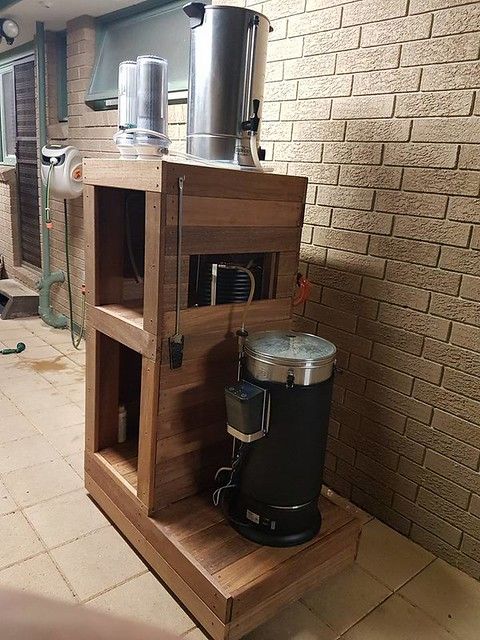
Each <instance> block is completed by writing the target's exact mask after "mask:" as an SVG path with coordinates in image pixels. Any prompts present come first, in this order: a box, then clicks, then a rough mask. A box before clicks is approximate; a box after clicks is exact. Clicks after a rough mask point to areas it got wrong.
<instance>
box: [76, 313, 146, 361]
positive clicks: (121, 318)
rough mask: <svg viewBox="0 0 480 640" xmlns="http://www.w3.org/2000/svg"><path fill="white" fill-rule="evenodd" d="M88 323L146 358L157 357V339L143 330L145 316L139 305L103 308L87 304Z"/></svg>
mask: <svg viewBox="0 0 480 640" xmlns="http://www.w3.org/2000/svg"><path fill="white" fill-rule="evenodd" d="M87 322H88V323H89V324H91V325H92V326H94V327H95V328H96V329H98V330H99V331H101V332H102V333H104V334H105V335H107V336H110V338H113V339H114V340H117V341H119V342H121V343H122V344H124V345H126V346H127V347H129V348H130V349H133V350H134V351H137V352H138V353H141V354H142V355H144V356H145V357H147V358H154V357H155V353H156V350H157V339H156V336H152V335H151V334H150V333H147V332H146V331H144V330H143V328H142V324H143V314H142V311H141V307H138V306H137V303H135V302H134V303H133V304H132V303H127V304H125V305H119V304H107V305H104V306H102V307H93V306H92V305H90V304H87Z"/></svg>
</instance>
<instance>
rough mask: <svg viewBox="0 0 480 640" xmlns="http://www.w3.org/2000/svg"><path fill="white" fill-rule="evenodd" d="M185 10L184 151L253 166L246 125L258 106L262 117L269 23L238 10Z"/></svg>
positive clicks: (199, 7)
mask: <svg viewBox="0 0 480 640" xmlns="http://www.w3.org/2000/svg"><path fill="white" fill-rule="evenodd" d="M184 11H185V13H186V14H187V16H189V18H190V27H191V50H190V77H189V95H188V119H187V151H188V153H191V154H193V155H196V156H200V157H202V158H206V159H208V160H216V161H223V162H234V163H238V164H240V165H245V166H253V164H254V163H253V160H252V155H251V152H250V139H249V133H248V128H247V127H248V124H247V125H245V124H244V123H248V122H249V120H250V119H251V118H252V116H255V113H254V112H255V108H256V107H257V105H258V109H257V110H256V116H258V117H260V118H261V113H262V106H263V91H264V83H265V67H266V61H267V42H268V33H269V30H270V22H269V20H268V18H266V17H265V16H264V15H263V14H261V13H258V11H253V10H250V9H244V8H242V7H229V6H221V5H208V6H205V5H204V4H202V3H200V2H192V3H190V4H187V5H186V6H185V7H184ZM256 101H258V103H257V102H256ZM256 138H257V140H256V143H257V144H258V140H259V137H258V131H257V136H256Z"/></svg>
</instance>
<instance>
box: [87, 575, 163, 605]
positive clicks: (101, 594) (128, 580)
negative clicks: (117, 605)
mask: <svg viewBox="0 0 480 640" xmlns="http://www.w3.org/2000/svg"><path fill="white" fill-rule="evenodd" d="M148 573H151V571H150V569H149V568H148V567H147V566H146V567H145V569H144V570H143V571H139V572H138V573H135V574H134V575H131V576H129V577H128V578H125V579H124V580H121V581H120V582H116V583H115V584H114V585H112V586H111V587H108V588H106V589H103V590H102V591H99V592H98V593H95V594H94V595H92V596H89V597H88V598H85V599H83V600H81V599H80V600H79V604H81V605H82V606H83V605H85V604H88V603H89V602H91V601H92V600H95V598H98V597H100V596H103V595H104V594H105V593H109V592H110V591H113V589H116V588H117V587H121V586H123V585H124V584H127V583H128V582H130V581H131V580H135V579H136V578H140V576H144V575H146V574H148Z"/></svg>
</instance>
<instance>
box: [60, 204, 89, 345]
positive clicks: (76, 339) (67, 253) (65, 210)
mask: <svg viewBox="0 0 480 640" xmlns="http://www.w3.org/2000/svg"><path fill="white" fill-rule="evenodd" d="M63 213H64V217H65V261H66V265H67V288H68V308H69V312H70V336H71V338H72V344H73V346H74V347H75V349H80V343H81V341H82V338H83V335H84V333H85V312H86V305H85V288H84V287H82V319H81V322H80V333H79V334H78V336H75V332H74V330H73V296H72V281H71V277H70V246H69V239H68V235H69V234H68V206H67V201H66V200H64V201H63Z"/></svg>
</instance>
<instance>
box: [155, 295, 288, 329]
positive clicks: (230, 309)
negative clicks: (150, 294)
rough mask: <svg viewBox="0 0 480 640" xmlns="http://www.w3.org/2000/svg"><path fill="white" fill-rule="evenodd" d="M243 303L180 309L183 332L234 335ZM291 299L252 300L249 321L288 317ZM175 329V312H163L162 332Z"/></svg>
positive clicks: (261, 321)
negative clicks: (216, 332)
mask: <svg viewBox="0 0 480 640" xmlns="http://www.w3.org/2000/svg"><path fill="white" fill-rule="evenodd" d="M243 308H244V305H243V304H222V305H219V306H215V307H200V308H198V309H196V308H191V309H185V311H182V317H181V324H182V332H183V333H185V335H188V334H190V333H202V332H205V333H210V332H214V331H224V335H226V336H227V335H233V334H234V333H235V331H236V330H237V329H238V327H239V326H240V323H241V321H242V315H243ZM290 309H291V302H290V300H284V299H281V300H258V301H256V302H252V304H251V305H250V309H249V312H248V322H249V324H250V325H252V324H253V323H259V324H261V323H266V322H270V321H276V320H283V319H289V318H290ZM174 329H175V314H174V312H172V311H169V312H168V313H166V314H165V326H164V332H165V335H167V336H168V335H172V334H173V331H174Z"/></svg>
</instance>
